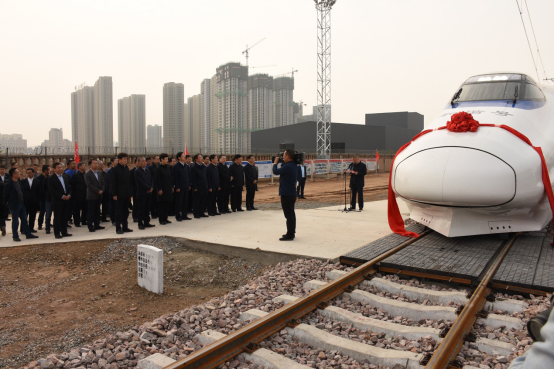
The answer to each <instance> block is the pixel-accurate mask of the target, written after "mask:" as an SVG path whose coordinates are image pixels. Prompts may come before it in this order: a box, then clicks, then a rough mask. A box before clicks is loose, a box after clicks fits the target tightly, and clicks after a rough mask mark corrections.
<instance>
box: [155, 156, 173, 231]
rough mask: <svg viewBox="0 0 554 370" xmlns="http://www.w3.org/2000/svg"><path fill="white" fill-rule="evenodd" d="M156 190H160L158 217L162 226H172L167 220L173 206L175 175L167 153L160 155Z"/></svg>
mask: <svg viewBox="0 0 554 370" xmlns="http://www.w3.org/2000/svg"><path fill="white" fill-rule="evenodd" d="M155 184H156V189H158V217H159V222H160V225H167V224H170V223H171V221H169V220H168V219H167V217H168V216H169V208H170V207H171V205H172V204H173V175H172V174H171V167H170V166H169V156H168V155H167V153H162V154H160V165H159V166H158V168H156V179H155Z"/></svg>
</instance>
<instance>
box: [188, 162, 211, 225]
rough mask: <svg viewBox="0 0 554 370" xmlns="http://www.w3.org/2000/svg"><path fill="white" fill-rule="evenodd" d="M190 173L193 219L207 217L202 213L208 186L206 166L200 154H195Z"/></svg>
mask: <svg viewBox="0 0 554 370" xmlns="http://www.w3.org/2000/svg"><path fill="white" fill-rule="evenodd" d="M190 172H191V176H190V177H191V186H192V192H193V194H194V195H193V202H194V205H193V206H192V210H193V214H194V218H200V217H208V215H207V214H205V213H204V209H205V208H206V194H207V192H208V184H207V181H206V166H204V163H202V154H196V155H195V156H194V164H193V165H192V168H191V171H190Z"/></svg>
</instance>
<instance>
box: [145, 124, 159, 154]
mask: <svg viewBox="0 0 554 370" xmlns="http://www.w3.org/2000/svg"><path fill="white" fill-rule="evenodd" d="M146 147H147V148H148V150H149V152H153V153H161V151H162V150H163V142H162V126H159V125H154V126H152V125H148V126H146Z"/></svg>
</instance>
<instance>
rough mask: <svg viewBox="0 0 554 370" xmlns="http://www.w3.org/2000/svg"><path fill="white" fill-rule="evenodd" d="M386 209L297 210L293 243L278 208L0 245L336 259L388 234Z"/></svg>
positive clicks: (381, 205) (375, 205)
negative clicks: (169, 242) (130, 244)
mask: <svg viewBox="0 0 554 370" xmlns="http://www.w3.org/2000/svg"><path fill="white" fill-rule="evenodd" d="M399 205H400V207H401V212H403V213H406V214H405V215H406V216H407V208H406V207H405V206H404V205H403V203H402V202H399ZM386 207H387V202H386V201H376V202H369V203H366V206H365V207H364V210H363V212H350V213H342V212H340V211H339V210H338V209H339V207H338V206H330V207H324V208H316V209H299V210H297V212H296V215H297V230H296V239H295V240H294V241H292V242H281V241H279V238H280V237H281V235H282V234H284V233H285V231H286V227H285V219H284V217H283V213H282V212H281V211H277V210H258V211H251V212H247V211H245V212H240V213H238V212H237V213H233V214H229V215H222V216H216V217H209V218H203V219H193V220H192V221H184V222H175V221H174V222H173V223H172V224H170V225H166V226H161V225H158V224H157V223H155V224H156V227H154V228H152V229H149V230H138V228H137V224H134V223H131V225H130V227H131V228H132V229H134V232H132V233H126V234H124V235H117V234H116V233H115V227H113V226H111V224H109V223H104V224H103V225H104V226H106V229H105V230H101V231H97V232H95V233H89V232H88V229H87V228H85V227H80V228H76V227H73V228H71V229H70V233H72V234H73V236H72V237H70V238H64V239H62V240H58V239H55V238H54V235H53V234H50V235H46V234H45V233H44V231H39V233H38V234H37V235H39V238H38V239H30V240H26V239H25V237H23V239H22V241H21V242H19V243H16V242H13V241H12V239H11V235H10V234H8V235H6V236H5V237H3V238H0V248H2V247H13V246H21V245H40V244H42V245H45V244H50V243H60V242H62V241H64V242H65V241H68V242H70V241H71V242H75V241H89V240H101V239H113V238H119V237H123V238H141V237H153V236H173V237H181V238H186V239H190V240H195V241H203V242H208V243H215V244H220V245H225V246H231V247H242V248H248V249H257V248H259V249H261V250H264V251H271V252H277V253H285V254H294V255H299V256H309V257H315V258H338V257H339V256H341V255H342V254H345V253H346V252H349V251H351V250H353V249H356V248H359V247H360V246H362V245H364V244H367V243H369V242H371V241H374V240H376V239H379V238H381V237H383V236H384V235H387V234H390V233H391V231H390V229H389V226H388V222H387V212H386ZM172 219H173V218H172ZM8 229H10V225H8Z"/></svg>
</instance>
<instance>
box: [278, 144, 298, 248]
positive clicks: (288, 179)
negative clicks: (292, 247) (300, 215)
mask: <svg viewBox="0 0 554 370" xmlns="http://www.w3.org/2000/svg"><path fill="white" fill-rule="evenodd" d="M283 160H284V162H285V163H284V164H283V165H282V166H281V168H278V167H277V164H278V163H279V158H278V157H277V158H275V163H274V164H273V174H274V175H279V196H281V208H283V213H284V214H285V218H286V219H287V233H286V234H285V235H283V237H282V238H280V239H279V240H281V241H288V240H294V237H295V234H296V213H295V212H294V203H296V179H297V177H298V169H297V168H296V164H295V163H294V150H292V149H287V150H285V154H284V156H283Z"/></svg>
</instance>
